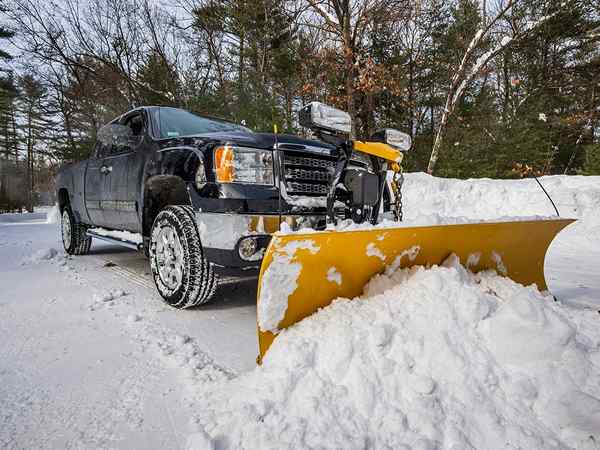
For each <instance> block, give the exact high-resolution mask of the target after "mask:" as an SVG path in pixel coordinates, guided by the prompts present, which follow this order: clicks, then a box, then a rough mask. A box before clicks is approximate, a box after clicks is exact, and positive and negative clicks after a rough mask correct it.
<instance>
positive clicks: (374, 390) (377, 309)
mask: <svg viewBox="0 0 600 450" xmlns="http://www.w3.org/2000/svg"><path fill="white" fill-rule="evenodd" d="M263 288H264V286H263ZM365 293H366V294H365V295H364V297H363V298H361V299H358V300H349V299H338V300H336V301H334V302H333V303H332V304H331V305H329V306H328V307H326V308H323V309H322V310H320V311H319V312H317V313H316V314H314V315H312V316H310V317H308V318H306V319H304V320H302V321H301V322H299V323H297V324H295V325H294V326H292V327H290V328H287V329H285V330H283V331H282V332H281V333H280V334H279V336H278V338H277V339H276V340H275V341H274V343H273V345H272V346H271V348H270V350H269V352H268V353H267V354H266V356H265V358H264V360H263V365H262V366H260V367H257V368H256V369H255V370H254V371H252V372H250V373H247V374H244V375H241V376H239V377H237V378H235V379H233V380H229V381H224V382H222V383H217V384H215V385H213V386H211V387H210V388H208V389H207V390H206V391H205V392H204V393H203V394H202V398H200V399H199V400H200V402H201V404H202V405H203V407H204V410H203V413H202V415H200V416H199V417H198V418H197V421H198V426H199V428H200V431H199V434H198V435H197V436H196V439H198V440H197V441H196V439H191V441H192V442H194V441H196V442H202V443H203V445H206V447H207V448H210V446H214V447H215V448H219V449H245V448H248V449H249V448H256V446H257V443H260V447H261V448H277V449H291V448H307V449H310V448H313V449H314V448H319V449H321V448H345V449H364V448H378V449H380V448H381V449H383V448H385V449H399V448H507V447H510V448H527V449H553V448H565V447H580V448H595V445H596V444H595V443H597V442H598V441H599V440H600V382H599V379H600V378H599V377H598V367H599V365H600V350H599V349H600V332H599V331H598V329H597V327H580V326H578V323H580V322H581V321H584V320H587V319H589V318H590V315H592V314H594V317H593V318H592V319H594V320H596V316H597V313H595V312H591V311H581V310H573V309H570V308H568V307H567V306H565V305H562V304H560V303H557V302H554V301H553V299H552V297H550V296H544V295H543V294H541V293H540V292H539V291H537V290H536V289H535V288H534V287H533V286H531V287H523V286H521V285H519V284H517V283H514V282H513V281H511V280H509V279H507V278H504V277H500V276H498V275H496V274H495V273H493V272H484V273H480V274H477V275H474V274H472V273H471V272H469V271H467V270H466V269H465V268H463V267H462V266H460V265H459V262H458V258H457V257H455V256H454V255H453V256H451V257H449V258H448V260H447V261H446V262H445V263H444V264H443V265H442V266H441V267H435V266H434V267H432V268H430V269H426V268H424V267H412V268H409V269H402V270H397V271H393V272H390V273H387V274H381V275H378V276H376V277H375V278H373V280H372V281H371V282H370V283H369V284H368V285H367V286H366V288H365ZM590 320H591V319H590ZM200 437H201V439H200Z"/></svg>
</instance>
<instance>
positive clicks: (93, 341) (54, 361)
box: [0, 214, 600, 449]
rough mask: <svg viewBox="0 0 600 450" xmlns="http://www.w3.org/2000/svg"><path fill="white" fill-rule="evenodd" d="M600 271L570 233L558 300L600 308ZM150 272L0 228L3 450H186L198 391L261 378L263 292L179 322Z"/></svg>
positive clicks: (25, 227) (241, 294) (46, 228)
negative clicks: (68, 252) (240, 376)
mask: <svg viewBox="0 0 600 450" xmlns="http://www.w3.org/2000/svg"><path fill="white" fill-rule="evenodd" d="M51 249H56V250H58V252H57V253H55V252H54V251H52V250H51ZM599 259H600V248H599V246H597V245H592V244H591V243H590V242H589V240H586V239H583V238H582V237H581V236H580V235H578V234H576V233H574V232H571V230H569V229H568V230H566V231H565V232H564V233H563V234H561V235H560V236H559V238H558V239H557V240H556V241H555V243H554V244H553V246H552V247H551V249H550V252H549V258H548V260H547V267H546V273H547V278H548V281H549V285H550V288H551V290H552V292H553V293H554V294H555V295H556V297H558V298H559V299H560V300H561V301H564V302H568V303H571V304H572V305H578V306H581V307H584V308H594V309H598V308H600V304H599V303H598V300H599V299H600V269H599V268H598V267H599V265H598V263H597V261H598V260H599ZM147 270H148V269H147V265H146V262H145V260H144V259H143V258H142V257H141V256H140V255H139V254H137V253H136V252H132V251H128V250H122V249H120V248H116V247H112V246H110V245H107V244H104V243H101V242H97V241H95V242H94V244H93V251H92V254H90V255H88V256H83V257H76V258H65V256H64V255H63V252H62V250H61V247H60V242H59V241H58V235H57V227H56V225H48V224H45V223H44V217H43V215H40V214H38V215H21V216H11V217H8V216H5V217H4V218H3V219H2V221H1V223H0V317H1V320H0V342H2V345H1V347H0V448H8V449H13V448H14V449H20V448H26V449H35V448H61V449H62V448H119V449H134V448H136V449H171V448H172V449H177V448H185V447H186V439H187V437H188V436H189V434H190V429H191V428H193V423H191V419H192V418H193V417H194V414H197V413H198V412H199V409H201V408H202V405H199V404H198V401H197V397H196V396H195V390H194V389H195V388H197V387H198V385H199V384H201V383H202V382H203V380H204V381H208V380H214V379H224V378H229V377H231V376H232V375H234V374H237V373H241V372H246V371H248V370H250V369H252V368H253V367H254V366H255V363H254V359H255V356H256V353H257V344H256V325H255V320H256V319H255V310H256V308H255V294H256V291H255V286H254V283H252V282H247V283H244V284H242V285H239V286H234V285H229V286H227V287H226V288H225V289H223V290H222V293H221V298H220V299H218V300H217V301H216V302H214V303H213V304H211V305H208V306H206V307H202V308H199V309H195V310H188V311H178V310H174V309H172V308H169V307H167V306H165V305H164V304H163V303H162V302H161V301H160V299H159V297H158V295H157V294H156V293H155V291H154V289H153V287H152V284H151V280H150V277H149V276H148V274H147Z"/></svg>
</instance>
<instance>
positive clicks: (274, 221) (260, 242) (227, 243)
mask: <svg viewBox="0 0 600 450" xmlns="http://www.w3.org/2000/svg"><path fill="white" fill-rule="evenodd" d="M196 223H197V226H198V231H199V233H200V240H201V241H202V246H203V249H204V254H205V257H206V258H207V259H208V260H209V261H210V262H211V263H212V264H213V266H214V267H215V269H216V270H217V272H224V273H228V274H235V273H240V274H243V273H248V272H253V271H257V270H258V269H259V268H260V264H261V261H262V256H263V254H264V251H265V249H266V248H267V246H268V245H269V242H270V241H271V235H272V234H273V233H275V232H276V231H279V230H280V229H281V226H282V224H283V223H285V224H287V227H289V229H291V230H294V231H296V230H299V229H302V228H311V229H323V228H325V223H326V216H325V215H267V214H236V213H208V212H201V211H196ZM249 237H252V238H253V239H255V240H256V242H257V250H256V252H255V254H254V255H252V257H251V258H242V256H240V248H239V246H240V243H241V242H242V240H243V239H244V238H249Z"/></svg>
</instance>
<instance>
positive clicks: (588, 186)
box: [402, 173, 600, 234]
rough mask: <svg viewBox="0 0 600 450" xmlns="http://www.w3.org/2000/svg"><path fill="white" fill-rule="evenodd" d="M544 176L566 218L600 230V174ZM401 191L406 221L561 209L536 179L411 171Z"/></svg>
mask: <svg viewBox="0 0 600 450" xmlns="http://www.w3.org/2000/svg"><path fill="white" fill-rule="evenodd" d="M539 180H540V182H541V183H542V185H543V186H544V188H545V189H546V191H548V194H550V197H551V198H552V200H553V201H554V203H556V206H557V208H558V211H559V212H560V215H561V216H562V217H568V218H576V219H579V220H580V222H579V223H578V224H577V225H576V226H577V227H578V228H579V229H580V231H583V232H585V233H586V234H589V233H600V176H564V175H553V176H545V177H541V178H540V179H539ZM402 192H403V204H404V216H405V220H406V221H407V222H417V221H420V222H423V221H424V220H427V218H429V220H431V221H432V222H433V223H439V222H440V221H443V223H448V220H449V219H448V218H466V219H471V220H494V219H497V218H501V217H509V216H513V217H514V216H523V217H527V216H542V217H549V216H554V215H555V214H556V213H555V212H554V208H553V207H552V204H551V203H550V200H548V197H546V195H545V194H544V192H543V191H542V190H541V189H540V187H539V186H538V184H537V183H536V181H535V180H534V179H523V180H492V179H487V178H483V179H469V180H457V179H450V178H437V177H432V176H431V175H427V174H424V173H410V174H406V176H405V182H404V187H403V189H402Z"/></svg>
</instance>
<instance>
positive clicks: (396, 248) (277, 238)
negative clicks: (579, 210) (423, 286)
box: [257, 103, 573, 362]
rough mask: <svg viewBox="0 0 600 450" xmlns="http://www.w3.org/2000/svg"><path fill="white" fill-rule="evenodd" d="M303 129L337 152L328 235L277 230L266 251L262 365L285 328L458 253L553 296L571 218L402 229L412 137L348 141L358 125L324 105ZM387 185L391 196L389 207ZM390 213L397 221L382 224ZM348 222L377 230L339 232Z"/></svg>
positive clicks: (306, 116) (391, 134)
mask: <svg viewBox="0 0 600 450" xmlns="http://www.w3.org/2000/svg"><path fill="white" fill-rule="evenodd" d="M300 123H301V124H302V125H304V126H306V127H309V128H311V129H312V130H313V131H314V132H315V133H316V134H317V135H318V136H319V138H320V139H321V140H324V141H326V142H329V143H332V144H334V145H335V146H336V147H337V148H338V162H337V165H336V167H335V170H334V172H333V174H332V177H331V181H330V184H329V193H328V195H327V224H328V226H327V229H326V230H324V231H315V230H312V229H311V230H306V232H303V231H302V230H299V231H296V232H293V233H285V232H283V233H282V232H279V233H276V234H275V235H274V236H273V238H272V240H271V242H270V244H269V246H268V247H267V250H266V252H265V255H264V258H263V261H262V266H261V269H260V276H259V283H258V295H257V297H258V298H257V304H258V305H257V315H258V320H257V322H258V338H259V339H258V340H259V351H260V354H259V357H258V361H259V362H260V361H261V359H262V357H263V356H264V355H265V353H266V352H267V350H268V348H269V346H270V345H271V343H272V342H273V340H274V339H275V338H276V336H277V334H278V333H279V332H281V330H283V329H285V328H287V327H289V326H291V325H293V324H295V323H296V322H298V321H300V320H302V319H303V318H305V317H308V316H310V315H311V314H313V313H315V312H316V311H317V310H318V309H320V308H323V307H325V306H327V305H329V304H330V303H331V302H332V301H333V300H335V299H336V298H340V297H343V298H354V297H356V296H359V295H361V293H362V289H363V287H364V286H365V284H366V283H367V282H368V281H369V279H371V278H372V277H373V276H375V275H376V274H378V273H382V272H384V271H385V270H390V269H391V270H394V269H396V268H406V267H411V266H414V265H421V266H432V265H439V264H441V263H442V262H443V261H444V260H445V259H446V258H447V257H448V256H450V255H451V254H455V255H457V256H458V257H459V258H460V261H461V263H462V264H463V265H464V266H465V267H467V268H469V269H470V270H471V271H473V272H479V271H483V270H495V271H497V272H498V273H500V274H502V275H505V276H507V277H509V278H511V279H513V280H514V281H516V282H518V283H521V284H523V285H530V284H535V285H537V287H538V289H540V290H546V289H547V285H546V281H545V279H544V259H545V255H546V251H547V249H548V247H549V246H550V244H551V242H552V240H553V239H554V237H555V236H556V235H557V234H558V233H559V232H560V230H562V229H563V228H564V227H566V226H567V225H569V224H570V223H572V222H573V220H570V219H561V218H556V219H544V220H516V221H515V220H513V221H498V222H493V223H492V222H481V223H461V224H452V225H434V226H418V227H407V226H403V224H402V223H401V221H402V195H401V189H402V168H401V162H402V159H403V152H404V151H407V150H408V149H409V148H410V146H411V142H410V137H409V136H408V135H406V134H404V133H401V132H399V131H397V130H390V129H387V130H383V131H381V132H379V133H378V134H376V135H374V136H373V137H372V138H371V139H372V140H373V141H374V142H360V141H353V140H349V139H347V133H349V131H350V118H349V117H348V116H347V115H346V114H345V113H344V112H341V111H339V110H334V109H332V108H329V107H326V106H325V105H321V104H318V103H313V104H311V105H309V106H307V107H305V108H304V109H303V110H302V111H301V114H300ZM354 152H360V153H363V154H366V155H367V156H368V157H370V158H372V159H373V161H374V162H375V163H376V164H377V166H376V167H377V168H378V171H377V173H376V174H372V173H366V172H364V173H363V172H360V173H359V172H358V171H356V170H353V169H350V168H348V164H347V163H348V161H349V160H350V158H351V157H352V155H353V153H354ZM390 172H391V173H392V174H393V178H392V179H391V180H390V178H389V177H388V173H390ZM339 186H342V189H339ZM386 188H389V189H390V190H391V192H392V193H393V199H391V198H390V199H389V200H388V204H387V205H385V204H384V203H385V198H384V192H385V189H386ZM390 197H391V196H390ZM340 204H341V205H342V208H340ZM386 206H387V208H388V209H389V210H391V211H392V212H393V218H394V220H395V221H396V222H397V224H394V223H393V222H392V223H391V226H388V224H387V223H386V224H380V225H376V224H377V223H378V221H379V218H380V212H381V211H382V210H385V209H386ZM342 214H343V215H342ZM342 217H343V218H345V219H351V220H352V221H353V222H354V223H357V224H362V223H365V222H370V223H371V224H373V225H375V226H373V227H368V228H365V227H364V226H360V225H359V226H356V227H352V226H350V227H348V228H349V229H348V230H343V229H342V230H339V229H336V227H335V224H336V223H337V221H338V219H340V218H342Z"/></svg>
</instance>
